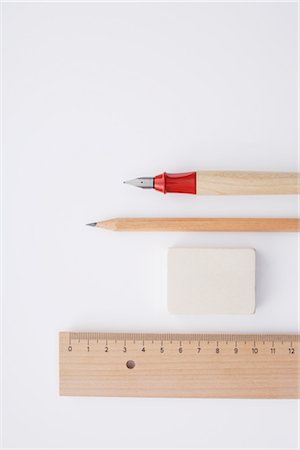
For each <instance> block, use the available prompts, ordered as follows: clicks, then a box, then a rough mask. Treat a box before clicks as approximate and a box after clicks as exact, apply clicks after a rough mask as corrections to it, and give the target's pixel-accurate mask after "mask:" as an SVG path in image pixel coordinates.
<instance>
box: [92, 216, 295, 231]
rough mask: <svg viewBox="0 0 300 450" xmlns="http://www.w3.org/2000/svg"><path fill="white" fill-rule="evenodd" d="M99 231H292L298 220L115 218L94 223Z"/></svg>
mask: <svg viewBox="0 0 300 450" xmlns="http://www.w3.org/2000/svg"><path fill="white" fill-rule="evenodd" d="M97 227H98V228H105V229H108V230H113V231H195V232H196V231H202V232H204V231H208V232H213V231H228V232H230V231H231V232H247V231H250V232H251V231H256V232H269V231H271V232H295V231H300V219H297V218H286V219H281V218H278V219H277V218H266V219H265V218H196V217H194V218H117V219H110V220H104V221H102V222H97Z"/></svg>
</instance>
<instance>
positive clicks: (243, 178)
mask: <svg viewBox="0 0 300 450" xmlns="http://www.w3.org/2000/svg"><path fill="white" fill-rule="evenodd" d="M196 193H197V194H198V195H288V194H299V193H300V175H299V173H297V172H235V171H234V172H233V171H229V172H220V171H199V172H197V174H196Z"/></svg>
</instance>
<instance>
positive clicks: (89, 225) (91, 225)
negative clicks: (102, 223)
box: [86, 222, 97, 227]
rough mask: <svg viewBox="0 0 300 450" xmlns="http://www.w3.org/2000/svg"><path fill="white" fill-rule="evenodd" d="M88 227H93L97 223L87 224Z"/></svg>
mask: <svg viewBox="0 0 300 450" xmlns="http://www.w3.org/2000/svg"><path fill="white" fill-rule="evenodd" d="M86 225H87V226H88V227H95V226H96V225H97V222H92V223H87V224H86Z"/></svg>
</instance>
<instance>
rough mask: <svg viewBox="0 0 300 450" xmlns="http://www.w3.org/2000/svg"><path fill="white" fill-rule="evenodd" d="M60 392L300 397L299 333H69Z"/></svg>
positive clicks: (62, 351) (63, 334)
mask: <svg viewBox="0 0 300 450" xmlns="http://www.w3.org/2000/svg"><path fill="white" fill-rule="evenodd" d="M59 341H60V352H59V353H60V395H72V396H77V395H85V396H113V397H123V396H124V397H206V398H300V335H298V334H296V335H280V334H276V335H252V334H251V335H241V334H236V335H235V334H159V333H154V334H147V333H68V332H61V333H60V337H59Z"/></svg>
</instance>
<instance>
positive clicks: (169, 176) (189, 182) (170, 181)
mask: <svg viewBox="0 0 300 450" xmlns="http://www.w3.org/2000/svg"><path fill="white" fill-rule="evenodd" d="M154 189H156V190H157V191H160V192H163V193H164V194H166V193H167V192H178V193H181V194H196V172H186V173H166V172H164V173H162V174H160V175H157V176H156V177H155V178H154Z"/></svg>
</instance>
